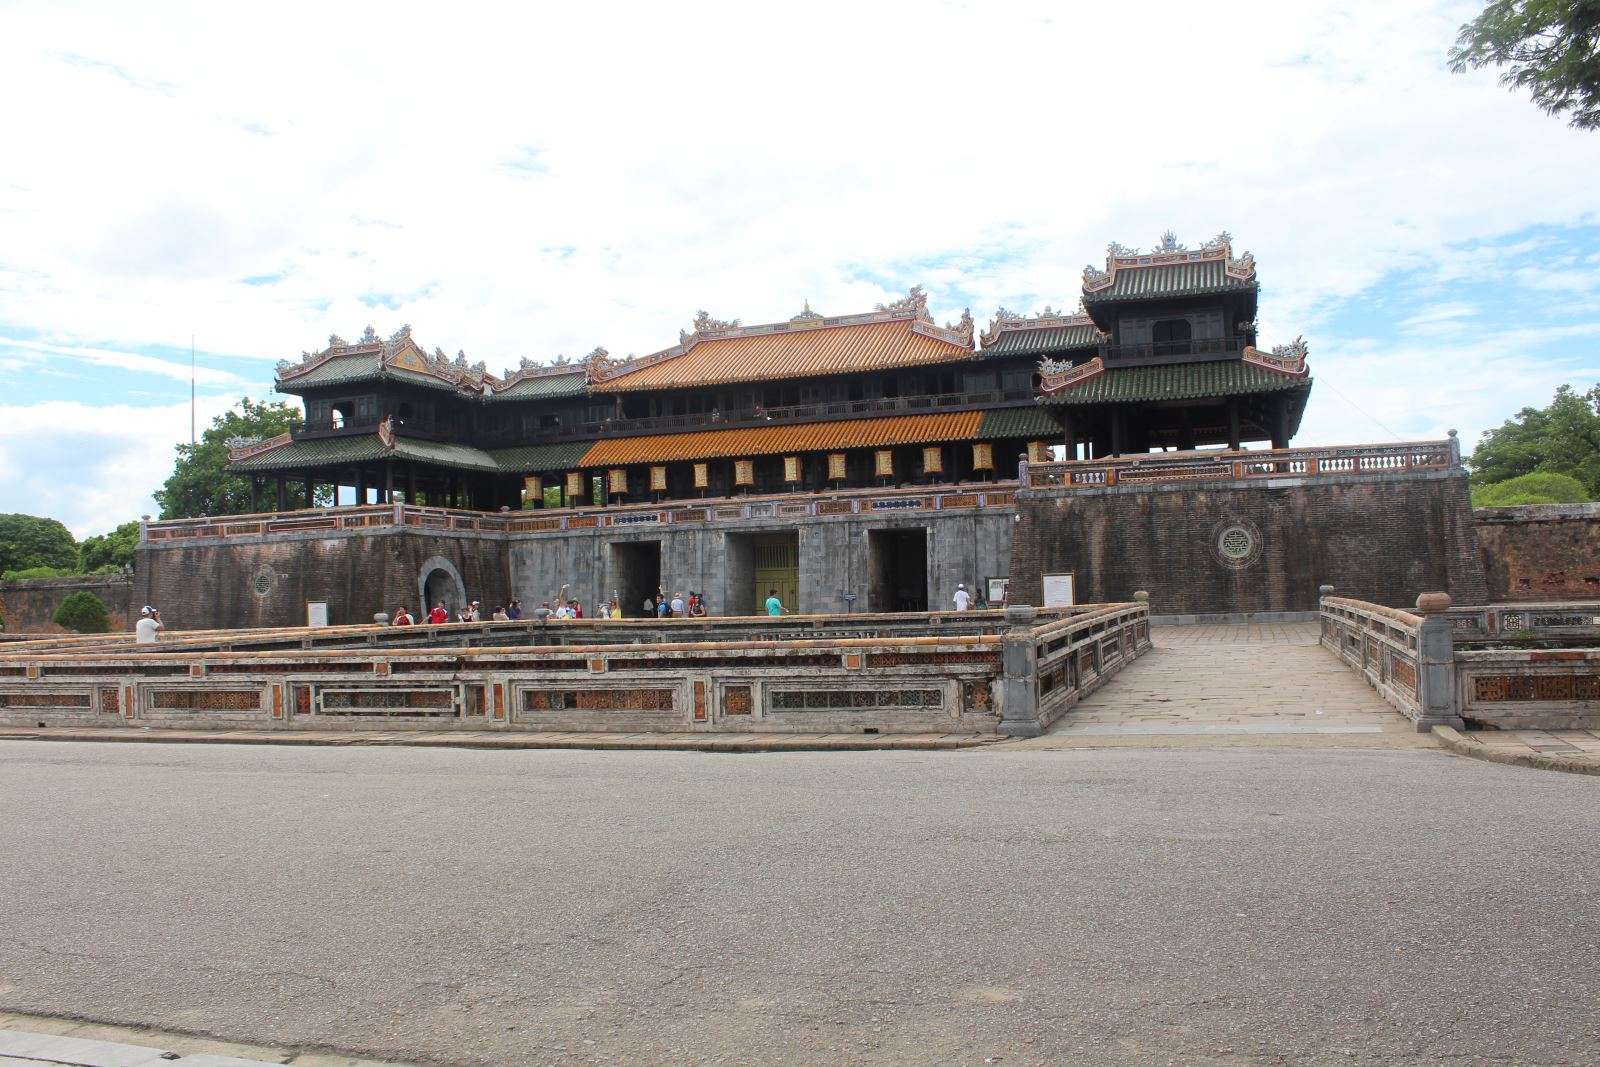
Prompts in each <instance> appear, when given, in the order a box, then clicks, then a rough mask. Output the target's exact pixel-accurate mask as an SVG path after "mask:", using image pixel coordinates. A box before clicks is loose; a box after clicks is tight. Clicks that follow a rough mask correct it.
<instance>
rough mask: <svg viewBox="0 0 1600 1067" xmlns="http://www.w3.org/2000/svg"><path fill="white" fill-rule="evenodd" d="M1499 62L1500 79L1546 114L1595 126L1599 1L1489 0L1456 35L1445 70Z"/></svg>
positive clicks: (1599, 83) (1599, 111)
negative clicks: (1524, 91) (1526, 95)
mask: <svg viewBox="0 0 1600 1067" xmlns="http://www.w3.org/2000/svg"><path fill="white" fill-rule="evenodd" d="M1487 66H1495V67H1503V68H1505V70H1504V71H1503V72H1502V73H1501V75H1500V84H1501V85H1504V86H1506V87H1508V88H1514V89H1527V90H1529V92H1530V93H1531V95H1532V96H1533V102H1534V103H1535V104H1537V105H1539V107H1541V108H1542V109H1544V110H1545V111H1546V112H1548V113H1550V114H1552V115H1563V114H1569V115H1570V116H1571V118H1570V120H1569V121H1570V123H1571V125H1573V126H1575V127H1577V128H1578V129H1580V130H1593V129H1600V3H1595V0H1491V2H1490V3H1489V4H1488V6H1486V7H1485V8H1484V9H1483V13H1482V14H1480V15H1479V16H1478V17H1477V18H1475V19H1473V20H1472V21H1471V22H1469V23H1467V24H1466V25H1465V26H1463V27H1461V32H1460V33H1459V34H1458V35H1457V36H1456V45H1455V47H1454V48H1452V49H1451V50H1450V69H1451V70H1454V71H1455V72H1456V73H1458V74H1459V73H1461V72H1462V71H1465V70H1467V69H1469V68H1471V69H1473V70H1477V69H1479V68H1481V67H1487Z"/></svg>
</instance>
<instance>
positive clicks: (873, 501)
mask: <svg viewBox="0 0 1600 1067" xmlns="http://www.w3.org/2000/svg"><path fill="white" fill-rule="evenodd" d="M1016 489H1017V483H1016V482H971V483H966V484H961V485H929V486H921V487H908V488H883V489H856V490H841V491H837V492H829V493H780V494H772V495H765V496H736V497H715V498H708V499H697V500H673V501H665V502H662V503H659V504H618V505H612V506H607V507H593V508H538V509H534V510H530V511H498V512H496V511H471V510H466V509H461V508H435V507H419V506H416V505H411V504H400V503H395V504H361V505H353V506H346V507H334V508H304V509H298V510H292V511H273V512H262V513H258V514H249V515H220V516H213V517H207V518H200V519H163V520H147V521H145V522H143V523H141V525H140V537H141V539H142V540H143V541H145V542H147V543H162V542H174V541H176V542H182V541H188V540H194V539H202V538H205V539H212V538H222V539H226V538H231V537H262V536H266V535H271V534H317V535H327V534H338V533H341V532H351V533H355V532H360V531H363V530H370V529H374V528H379V527H385V528H397V527H406V528H410V529H415V530H421V531H433V532H442V533H466V534H481V535H487V536H493V537H503V536H506V535H508V534H510V535H517V534H544V533H559V532H563V531H568V530H593V529H597V528H608V527H618V528H628V527H656V526H679V525H694V526H709V525H716V524H719V523H739V522H747V521H751V520H757V521H759V520H763V519H804V518H819V517H820V518H828V517H830V516H845V515H895V514H905V513H926V512H938V511H958V510H972V509H982V508H1008V507H1011V506H1012V505H1013V504H1015V503H1016Z"/></svg>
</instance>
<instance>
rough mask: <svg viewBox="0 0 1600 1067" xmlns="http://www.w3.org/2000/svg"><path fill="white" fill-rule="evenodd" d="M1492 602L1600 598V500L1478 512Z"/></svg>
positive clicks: (1479, 529)
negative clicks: (1587, 502)
mask: <svg viewBox="0 0 1600 1067" xmlns="http://www.w3.org/2000/svg"><path fill="white" fill-rule="evenodd" d="M1472 519H1473V524H1474V525H1475V526H1476V528H1477V533H1478V545H1479V547H1480V548H1481V549H1482V552H1483V573H1484V578H1485V580H1486V581H1487V583H1488V587H1489V599H1490V600H1491V601H1492V602H1498V603H1506V602H1512V603H1514V602H1518V601H1542V600H1600V504H1530V505H1526V506H1523V507H1510V508H1479V509H1478V510H1477V511H1475V512H1473V515H1472Z"/></svg>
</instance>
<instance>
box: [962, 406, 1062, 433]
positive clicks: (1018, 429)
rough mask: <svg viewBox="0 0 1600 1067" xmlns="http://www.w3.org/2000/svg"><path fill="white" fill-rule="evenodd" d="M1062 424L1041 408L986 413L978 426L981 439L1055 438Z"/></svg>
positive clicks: (1002, 409) (1000, 410)
mask: <svg viewBox="0 0 1600 1067" xmlns="http://www.w3.org/2000/svg"><path fill="white" fill-rule="evenodd" d="M1060 432H1061V424H1060V423H1058V422H1056V420H1055V419H1053V418H1051V417H1050V413H1049V412H1047V411H1041V410H1040V409H1039V408H1036V407H1032V408H998V409H996V410H994V411H985V412H984V413H983V421H982V422H980V423H979V424H978V436H979V437H1054V436H1056V435H1057V434H1059V433H1060Z"/></svg>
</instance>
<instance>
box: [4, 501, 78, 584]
mask: <svg viewBox="0 0 1600 1067" xmlns="http://www.w3.org/2000/svg"><path fill="white" fill-rule="evenodd" d="M77 564H78V546H77V544H76V543H75V542H74V541H73V540H72V534H70V533H68V532H67V528H66V527H65V526H63V525H61V524H60V523H59V522H57V521H56V520H55V519H41V518H39V517H37V516H34V515H0V571H20V570H27V569H28V568H30V567H60V568H63V569H68V570H70V569H71V568H72V567H75V566H77Z"/></svg>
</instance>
